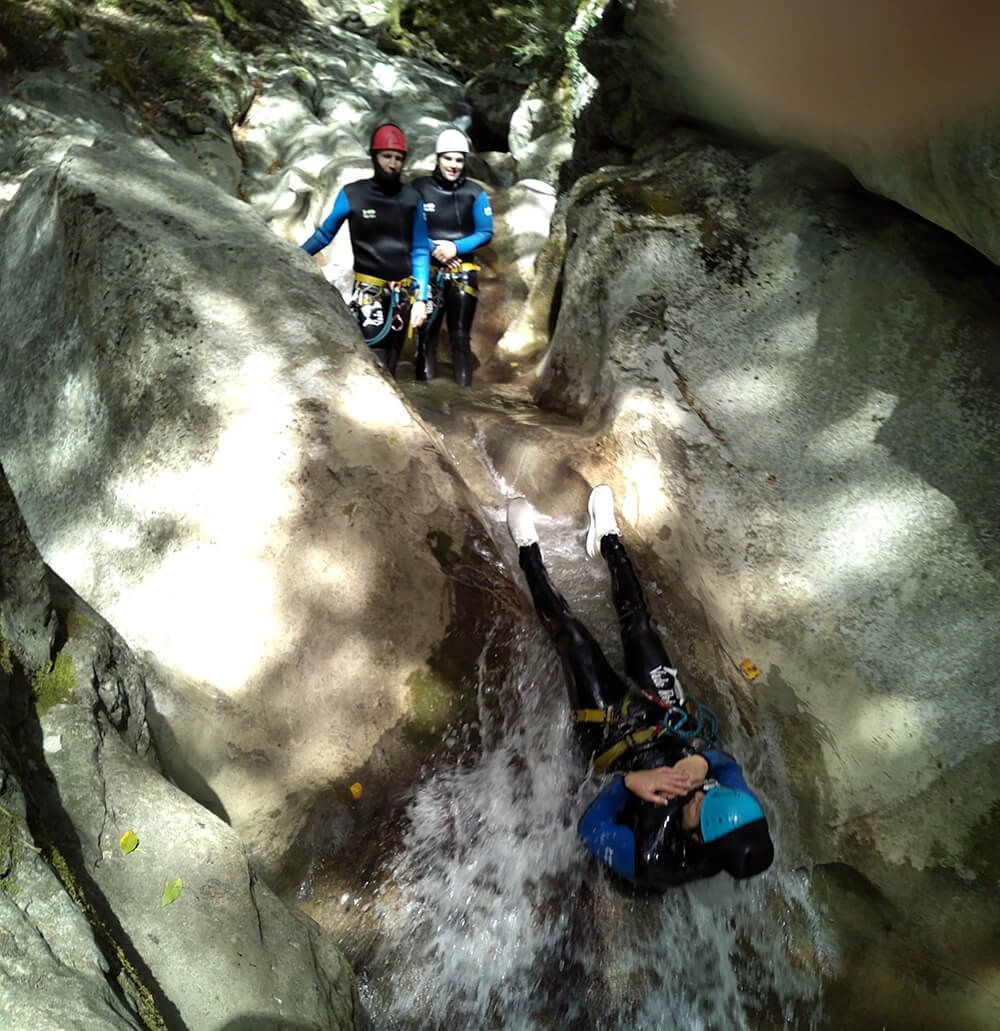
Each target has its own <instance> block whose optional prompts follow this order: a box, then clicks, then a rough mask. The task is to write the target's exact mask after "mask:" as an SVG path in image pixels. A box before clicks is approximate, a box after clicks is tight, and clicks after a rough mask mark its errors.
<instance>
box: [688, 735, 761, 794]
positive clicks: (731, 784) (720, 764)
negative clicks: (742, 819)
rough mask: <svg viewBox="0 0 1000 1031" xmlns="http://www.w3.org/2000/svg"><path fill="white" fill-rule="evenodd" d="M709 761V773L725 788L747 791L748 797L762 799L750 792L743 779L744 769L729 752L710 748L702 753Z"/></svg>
mask: <svg viewBox="0 0 1000 1031" xmlns="http://www.w3.org/2000/svg"><path fill="white" fill-rule="evenodd" d="M702 754H703V755H704V757H705V759H706V760H707V761H708V769H709V773H710V775H711V776H712V777H714V778H715V779H716V780H717V781H718V782H719V783H720V784H721V785H722V786H723V787H725V788H735V789H736V790H737V791H745V792H746V793H747V794H748V795H750V796H752V797H753V798H756V799H757V802H758V804H760V799H759V798H757V795H756V794H755V793H754V792H753V791H751V790H750V788H749V787H748V785H747V782H746V780H744V778H743V769H742V767H741V766H740V764H739V763H738V762H737V761H736V760H735V759H734V758H733V757H732V756H731V755H729V754H728V753H727V752H721V751H719V750H718V749H717V748H709V749H707V750H706V751H705V752H703V753H702Z"/></svg>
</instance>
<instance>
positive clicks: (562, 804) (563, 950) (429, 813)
mask: <svg viewBox="0 0 1000 1031" xmlns="http://www.w3.org/2000/svg"><path fill="white" fill-rule="evenodd" d="M491 515H492V516H493V517H494V518H495V519H497V521H498V522H500V523H502V521H503V513H502V512H501V511H499V510H498V511H496V512H494V513H491ZM538 529H539V533H540V536H541V545H542V550H543V554H544V555H545V558H546V563H547V565H548V567H549V570H550V573H551V575H552V578H553V580H554V582H555V583H556V584H557V586H558V587H559V588H560V590H561V591H562V592H563V593H564V594H565V595H566V597H567V599H568V600H569V602H570V604H571V606H572V608H573V609H574V611H575V612H576V613H577V614H578V615H579V616H580V617H581V618H582V619H583V620H584V621H585V622H586V623H587V624H588V626H590V627H591V629H592V631H593V632H594V634H595V636H596V637H597V638H598V640H599V641H600V642H601V645H602V647H604V648H605V650H606V653H607V654H608V657H609V658H610V659H611V660H612V662H614V663H616V664H617V665H618V667H619V668H621V656H620V644H619V642H618V639H617V622H616V619H615V614H614V609H613V607H612V605H611V603H610V589H609V583H608V577H607V572H606V569H605V567H604V565H603V563H601V562H597V563H588V562H586V560H585V559H584V558H583V557H582V555H583V551H582V527H581V526H574V525H570V524H567V523H565V522H562V523H560V522H556V521H553V520H540V521H539V525H538ZM508 559H509V561H510V562H511V564H512V567H513V568H515V569H516V554H515V551H514V549H513V546H512V545H511V547H510V550H509V554H508ZM513 653H514V656H515V659H514V662H513V665H512V667H511V669H510V671H509V673H508V675H507V678H506V680H505V682H504V684H503V686H502V687H501V688H500V697H499V698H496V697H493V696H491V695H489V693H488V692H489V689H488V688H487V687H486V686H485V684H484V682H483V681H481V682H480V724H481V737H482V745H481V748H480V749H478V750H477V753H476V754H475V755H474V756H471V757H469V758H468V759H466V760H465V761H464V762H463V763H461V764H459V765H457V766H455V767H452V768H449V769H445V770H441V771H439V772H438V773H436V774H435V775H433V776H432V777H430V778H429V779H428V780H427V781H426V782H424V783H423V784H422V785H421V786H420V787H419V788H418V790H417V793H416V796H415V798H414V801H413V802H412V804H411V806H410V808H409V811H408V829H407V831H406V834H405V839H404V844H403V848H402V852H401V854H399V855H397V856H394V857H393V860H392V862H391V864H390V865H389V866H387V869H386V871H385V876H384V880H383V881H382V882H381V883H380V886H379V887H378V888H377V890H376V897H375V899H374V900H373V901H372V904H371V905H370V907H366V908H367V909H368V912H369V914H370V918H371V919H374V920H376V921H377V922H378V925H379V926H378V929H377V933H375V934H373V935H372V936H371V942H373V943H374V944H370V945H369V947H368V948H367V950H361V951H357V949H356V943H355V949H356V951H355V954H353V955H352V954H351V943H350V942H345V943H344V945H345V949H346V951H347V952H348V958H349V959H350V960H351V961H352V964H353V965H354V967H355V970H356V971H357V973H358V976H359V980H360V983H361V990H362V997H363V1000H364V1002H365V1005H366V1008H367V1009H368V1011H369V1013H370V1015H371V1018H372V1021H373V1024H374V1026H375V1028H377V1029H379V1031H404V1029H405V1031H409V1029H417V1028H419V1029H435V1028H505V1029H510V1031H533V1029H550V1028H558V1029H561V1031H562V1029H577V1028H579V1029H584V1028H587V1029H590V1028H594V1029H607V1031H617V1029H621V1031H625V1029H628V1031H642V1029H650V1031H652V1029H660V1028H683V1029H689V1028H690V1029H702V1028H704V1029H709V1028H712V1029H715V1028H725V1029H735V1028H757V1027H764V1026H782V1025H783V1024H790V1025H792V1026H795V1027H797V1028H808V1027H813V1026H816V1025H817V1024H818V1020H819V1010H820V1003H821V999H820V990H819V978H818V976H817V974H818V966H817V965H818V964H819V963H822V961H823V958H824V956H825V955H828V954H829V951H830V947H829V945H828V944H827V942H826V935H825V933H824V929H823V927H822V924H821V920H820V918H819V916H818V913H817V910H816V907H815V906H814V904H813V902H812V900H811V899H810V897H809V894H808V890H807V885H806V880H805V878H804V876H802V875H800V874H797V873H795V872H794V871H792V870H790V869H788V868H786V867H784V866H783V863H782V856H781V851H780V843H781V837H782V833H781V832H782V829H783V828H782V826H781V820H779V819H777V813H776V812H775V808H776V807H775V804H774V803H775V802H777V803H778V806H777V808H780V809H782V810H783V811H784V812H785V813H786V815H785V817H784V819H785V820H786V821H787V819H788V816H787V813H788V812H789V811H791V812H794V804H793V803H792V802H791V796H790V793H789V794H788V795H787V797H785V798H778V799H773V798H767V797H766V796H765V802H766V803H767V804H769V808H770V809H771V810H772V813H773V816H772V821H771V822H772V828H773V829H774V830H775V833H776V836H777V838H778V847H779V853H778V858H777V860H776V862H775V865H774V867H772V869H771V870H770V871H769V872H768V873H767V874H765V875H764V876H762V877H759V878H756V879H755V880H753V881H752V882H747V883H741V884H737V883H736V882H734V881H732V880H731V879H730V878H728V877H726V876H725V875H720V876H718V877H715V878H712V879H711V880H710V881H702V882H695V883H694V884H692V885H689V886H685V887H681V888H677V889H674V890H672V891H670V892H669V893H667V894H666V895H663V896H643V895H640V894H638V893H635V892H632V891H630V890H629V889H627V888H623V887H622V886H621V885H620V884H619V883H617V882H615V881H614V880H613V879H612V878H610V877H609V876H607V875H606V874H605V873H604V872H603V871H602V870H600V869H599V868H598V866H597V864H596V863H595V862H594V861H593V860H592V859H591V858H590V856H589V854H588V853H586V852H585V850H584V849H583V847H582V845H581V844H580V842H579V841H578V839H577V837H576V821H577V819H578V817H579V815H580V813H581V812H582V810H583V808H584V807H585V806H586V803H587V802H588V801H589V799H590V798H591V797H593V794H594V793H595V791H596V789H597V788H596V785H594V784H591V783H588V782H586V779H585V777H584V769H583V766H582V763H581V760H580V759H579V757H578V755H577V754H576V753H575V752H574V749H573V746H572V739H571V728H570V723H569V719H568V714H567V704H566V697H565V689H564V685H563V679H562V672H561V669H560V666H559V662H558V659H557V656H556V654H555V650H554V648H553V647H552V645H551V644H550V642H549V641H548V638H547V637H546V635H545V634H544V632H543V631H542V629H541V627H540V626H539V625H538V624H537V622H536V621H534V620H533V619H532V620H530V621H527V622H526V623H525V625H524V626H523V627H522V628H519V629H518V631H517V637H516V640H515V641H514V642H513ZM494 690H495V689H494ZM498 702H499V704H498ZM728 744H729V746H730V747H731V748H732V750H733V751H734V752H736V754H737V755H738V756H739V757H740V758H741V759H743V760H745V767H746V769H747V772H748V776H749V777H750V780H751V783H755V784H757V783H759V781H757V780H755V779H754V777H755V775H757V774H762V773H764V772H767V771H765V770H764V767H765V765H766V764H767V763H768V762H772V763H773V762H774V761H777V760H776V758H775V757H771V758H768V757H767V756H765V755H763V754H760V753H761V750H762V748H763V745H762V740H761V738H760V737H758V738H756V739H755V740H754V742H747V741H742V740H741V741H734V740H732V739H730V740H729V741H728ZM748 753H752V754H748ZM777 773H778V776H777V777H776V776H775V771H774V769H772V770H771V771H770V776H769V778H768V779H769V781H770V782H775V783H780V782H781V777H780V770H778V771H777Z"/></svg>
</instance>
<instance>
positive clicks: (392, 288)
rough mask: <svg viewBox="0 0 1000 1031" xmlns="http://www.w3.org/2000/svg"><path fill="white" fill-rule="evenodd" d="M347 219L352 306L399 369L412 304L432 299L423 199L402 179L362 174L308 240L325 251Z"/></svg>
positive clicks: (371, 340)
mask: <svg viewBox="0 0 1000 1031" xmlns="http://www.w3.org/2000/svg"><path fill="white" fill-rule="evenodd" d="M345 221H346V222H347V225H348V229H349V230H350V234H351V248H352V249H353V251H354V292H353V294H352V296H351V301H350V307H351V310H352V311H353V312H354V316H355V318H356V319H357V320H358V325H359V326H360V327H361V335H362V336H363V337H364V338H365V341H366V342H367V343H368V345H369V347H371V348H372V349H373V350H374V351H375V353H376V355H377V356H378V358H379V360H380V361H382V363H383V364H384V365H386V366H387V367H388V369H389V371H390V372H391V373H392V374H393V375H395V374H396V362H397V360H398V358H399V352H400V351H401V350H402V347H403V344H404V343H405V341H406V333H407V328H408V327H409V322H410V303H411V300H412V299H413V298H414V297H416V298H417V299H418V300H423V301H425V300H427V299H428V271H429V265H430V242H429V239H428V236H427V220H426V218H425V217H424V207H423V201H422V200H421V198H420V194H418V193H417V191H416V190H414V189H413V187H412V186H404V185H402V184H401V183H400V182H399V181H398V179H396V180H392V181H385V180H382V181H380V179H379V177H377V176H376V177H375V178H372V179H362V180H361V181H359V182H356V183H350V184H349V185H347V186H345V187H344V188H343V189H342V190H341V191H340V193H338V194H337V199H336V200H335V201H334V204H333V210H332V211H331V212H330V214H329V215H328V216H327V217H326V218H325V219H324V220H323V223H322V225H320V227H319V228H318V229H317V230H316V232H314V233H313V234H312V236H310V237H309V239H308V240H306V242H305V243H304V244H303V245H302V249H303V250H304V251H306V253H308V254H316V253H318V252H319V251H321V250H322V249H323V248H324V247H326V246H327V244H329V243H330V241H331V240H332V239H333V238H334V236H336V235H337V231H338V230H339V229H340V227H341V226H342V225H343V224H344V222H345Z"/></svg>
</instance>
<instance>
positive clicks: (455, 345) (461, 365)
mask: <svg viewBox="0 0 1000 1031" xmlns="http://www.w3.org/2000/svg"><path fill="white" fill-rule="evenodd" d="M451 366H452V370H453V372H454V375H455V382H456V383H457V384H458V385H459V386H460V387H468V386H471V385H472V369H473V357H472V349H471V348H470V347H469V338H468V337H467V336H454V337H452V338H451Z"/></svg>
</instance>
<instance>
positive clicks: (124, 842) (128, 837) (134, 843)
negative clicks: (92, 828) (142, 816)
mask: <svg viewBox="0 0 1000 1031" xmlns="http://www.w3.org/2000/svg"><path fill="white" fill-rule="evenodd" d="M138 845H139V839H138V838H137V837H136V833H135V831H126V832H125V833H124V834H123V835H122V836H121V837H120V838H119V839H118V847H119V848H120V849H121V850H122V852H123V853H124V854H125V855H128V854H129V852H134V851H135V850H136V848H137V847H138Z"/></svg>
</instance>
